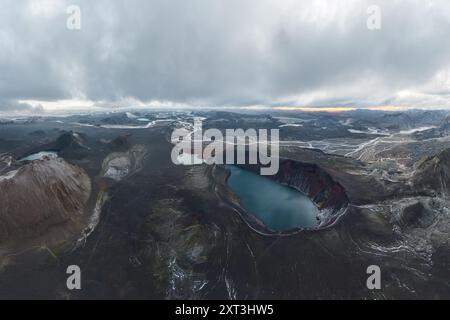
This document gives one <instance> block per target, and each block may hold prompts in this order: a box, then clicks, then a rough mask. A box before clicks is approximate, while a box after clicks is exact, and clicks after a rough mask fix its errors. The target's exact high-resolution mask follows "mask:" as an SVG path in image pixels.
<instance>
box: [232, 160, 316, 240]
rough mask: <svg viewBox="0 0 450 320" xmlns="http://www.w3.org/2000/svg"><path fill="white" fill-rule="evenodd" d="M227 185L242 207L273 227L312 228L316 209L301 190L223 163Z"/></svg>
mask: <svg viewBox="0 0 450 320" xmlns="http://www.w3.org/2000/svg"><path fill="white" fill-rule="evenodd" d="M227 169H228V170H230V172H231V174H230V177H229V178H228V185H229V186H230V188H231V189H232V190H233V192H234V193H235V194H236V195H237V196H238V197H239V199H240V202H241V205H242V207H243V208H244V209H245V210H246V211H248V212H249V213H250V214H252V215H254V216H255V217H256V218H258V220H260V221H261V222H263V223H264V225H265V226H266V227H268V228H269V229H271V230H273V231H288V230H292V229H298V228H300V229H314V228H316V227H317V226H318V224H319V221H318V219H317V215H318V213H319V209H318V208H317V207H316V205H315V204H314V203H313V202H312V201H311V200H310V199H309V198H308V197H307V196H305V195H304V194H303V193H301V192H299V191H297V190H295V189H293V188H290V187H287V186H284V185H281V184H279V183H277V182H275V181H273V180H271V179H269V178H267V177H263V176H260V175H258V174H255V173H253V172H250V171H247V170H244V169H241V168H239V167H237V166H227Z"/></svg>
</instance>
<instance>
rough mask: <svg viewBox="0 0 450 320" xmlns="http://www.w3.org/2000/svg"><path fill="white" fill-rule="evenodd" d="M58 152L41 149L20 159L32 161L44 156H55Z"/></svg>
mask: <svg viewBox="0 0 450 320" xmlns="http://www.w3.org/2000/svg"><path fill="white" fill-rule="evenodd" d="M57 156H58V153H57V152H55V151H41V152H38V153H33V154H30V155H28V156H26V157H24V158H22V159H20V161H34V160H40V159H42V158H44V157H57Z"/></svg>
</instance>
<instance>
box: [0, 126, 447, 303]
mask: <svg viewBox="0 0 450 320" xmlns="http://www.w3.org/2000/svg"><path fill="white" fill-rule="evenodd" d="M37 130H41V131H43V132H45V134H44V135H43V134H42V133H41V134H39V135H36V134H30V133H33V132H36V131H37ZM61 130H64V131H65V132H68V131H70V130H74V131H77V132H81V133H83V134H84V135H85V137H86V140H87V142H88V145H89V147H90V148H91V150H90V151H85V152H84V153H83V154H82V156H80V154H77V157H76V158H70V157H69V156H67V157H64V156H63V157H64V158H65V159H66V160H67V161H69V162H71V163H73V164H76V165H79V166H80V167H82V168H83V169H85V170H86V172H87V173H88V174H89V175H90V176H91V178H92V179H93V180H94V181H97V182H98V181H99V180H101V179H98V177H97V175H98V174H99V172H100V171H101V165H102V162H103V159H104V158H105V157H106V156H107V155H108V154H109V153H110V152H112V150H111V149H110V147H109V146H108V145H107V144H105V143H101V142H99V140H100V139H106V140H112V139H114V138H116V137H117V136H119V135H121V134H127V133H128V134H131V136H130V137H129V144H130V145H135V144H141V145H144V146H145V147H146V148H147V152H148V154H147V156H146V158H145V160H144V163H143V167H142V169H141V170H140V171H139V172H137V173H135V174H133V175H131V176H129V177H127V178H125V179H124V180H122V181H120V182H112V181H108V182H107V183H106V184H107V187H106V188H107V192H108V194H109V196H110V200H108V201H107V202H106V203H105V205H104V206H103V210H102V216H101V220H100V223H99V225H98V226H97V228H96V230H95V231H94V232H93V233H92V235H91V236H90V237H89V238H88V239H87V241H86V243H85V245H84V246H82V247H80V248H78V249H76V250H74V251H70V250H69V251H63V252H60V253H59V254H58V255H57V257H54V256H53V255H52V254H50V253H49V252H48V251H46V250H41V249H30V250H29V251H25V252H20V253H17V255H16V256H14V258H13V259H12V258H3V261H2V262H0V298H3V299H5V298H7V299H10V298H48V299H55V298H56V299H78V298H82V299H95V298H100V299H102V298H112V299H132V298H133V299H134V298H136V299H165V298H175V299H176V298H193V299H197V298H198V299H200V298H201V299H229V298H237V299H269V298H274V299H328V298H331V299H353V298H355V299H364V298H389V299H391V298H449V297H450V292H449V286H448V264H447V263H448V256H449V254H448V253H449V252H448V249H445V248H440V249H439V250H438V251H437V253H436V258H435V259H436V261H435V263H434V265H433V266H431V267H430V266H429V265H427V264H425V263H423V261H422V260H420V259H419V258H417V257H416V256H415V255H407V254H406V253H404V252H403V253H401V254H398V253H396V252H385V253H384V254H380V253H379V252H378V251H371V250H370V249H367V248H368V247H370V246H369V245H368V244H371V243H374V244H378V245H383V246H386V247H389V246H395V245H396V241H397V240H398V239H397V235H396V234H394V232H393V231H392V225H391V224H390V223H389V222H388V221H387V220H386V219H385V218H384V217H383V216H382V215H381V214H378V213H373V212H368V211H367V212H366V211H364V210H363V211H361V210H356V209H353V210H349V212H348V213H347V214H346V215H345V216H344V217H343V218H342V219H341V221H340V222H339V223H338V224H337V225H336V226H334V227H332V228H329V229H326V230H321V231H315V232H301V233H297V234H294V235H290V236H263V235H260V234H258V233H257V232H254V231H253V230H252V229H251V228H249V226H248V225H247V223H246V222H245V221H244V220H243V219H242V218H241V217H240V215H239V214H238V213H237V212H236V211H235V210H234V209H233V208H232V207H231V206H229V205H227V204H226V203H225V202H223V201H221V200H220V197H218V196H217V194H216V191H217V189H216V183H215V182H214V181H213V180H212V179H211V172H210V170H211V168H210V167H207V166H194V167H184V166H175V165H174V164H173V163H172V161H171V159H170V152H171V149H172V145H171V144H170V143H168V142H167V136H168V135H169V134H170V130H169V128H167V127H164V126H161V127H155V128H151V129H145V130H112V129H101V128H93V127H78V126H70V125H65V124H57V123H54V122H41V123H37V124H28V125H8V126H0V136H1V137H2V142H1V143H0V152H6V151H8V152H11V153H12V154H14V155H15V156H20V155H21V154H23V153H26V152H27V151H29V150H31V148H35V147H36V144H37V143H40V144H42V145H45V144H47V143H51V141H53V140H54V139H56V138H57V137H59V136H60V135H61V134H62V133H63V132H62V131H61ZM3 141H6V142H5V143H4V142H3ZM293 153H295V152H294V151H292V150H290V151H289V152H288V153H287V154H288V155H289V156H291V155H293ZM69 154H70V153H69ZM297 156H298V155H297ZM315 156H317V157H318V158H320V159H317V161H318V162H320V161H322V162H326V159H325V158H326V156H325V155H323V154H319V153H313V152H310V151H308V154H305V155H304V157H301V156H298V157H300V158H302V159H306V158H308V157H310V158H314V157H315ZM330 161H331V162H333V161H335V162H336V163H335V164H334V165H331V166H330V168H327V170H328V172H332V173H334V172H333V170H335V169H336V170H337V168H338V167H342V168H344V167H346V166H347V167H351V166H353V165H354V166H355V167H358V166H361V164H358V163H357V162H355V161H353V160H351V161H350V160H343V159H341V158H333V159H332V160H328V162H329V163H330ZM331 167H333V168H331ZM357 169H358V170H359V168H357ZM334 177H335V178H336V179H337V180H338V181H339V182H340V183H341V184H343V185H344V186H345V185H346V184H349V183H348V181H349V179H350V178H349V177H348V176H347V175H345V174H340V173H339V172H337V173H336V175H334ZM366 182H367V181H364V180H361V181H359V180H358V181H357V183H359V185H358V187H355V188H354V190H348V194H349V198H350V200H351V201H354V203H357V202H358V203H361V204H362V203H364V201H366V200H365V199H368V198H370V197H372V196H374V197H379V198H382V197H383V196H384V195H385V194H386V193H388V196H389V195H390V194H391V193H392V192H395V190H397V189H395V188H394V189H393V190H388V191H379V190H378V189H377V186H378V185H377V184H375V185H372V188H374V189H376V190H374V189H371V188H370V187H368V186H367V184H366ZM367 183H371V181H368V182H367ZM360 186H364V188H365V189H366V190H363V189H361V188H360ZM97 188H98V186H97ZM358 189H359V192H358ZM361 191H364V192H361ZM5 259H8V260H5ZM7 262H11V264H10V265H8V264H7ZM71 264H76V265H79V266H80V267H81V270H82V286H83V289H82V290H81V291H69V290H67V289H66V277H67V275H66V273H65V272H66V268H67V266H68V265H71ZM372 264H376V265H379V266H380V267H381V269H382V270H383V289H382V290H379V291H369V290H368V289H367V288H366V279H367V274H366V268H367V267H368V266H369V265H372ZM405 266H407V268H405ZM427 274H431V276H427Z"/></svg>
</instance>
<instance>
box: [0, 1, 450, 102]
mask: <svg viewBox="0 0 450 320" xmlns="http://www.w3.org/2000/svg"><path fill="white" fill-rule="evenodd" d="M0 3H1V8H2V10H0V97H1V98H2V99H8V100H10V101H11V100H58V99H86V100H93V101H99V102H100V101H102V102H105V101H107V102H108V101H109V102H114V101H119V100H122V99H125V98H131V99H136V100H139V101H153V100H158V101H169V102H172V103H180V104H189V105H193V106H195V105H205V106H222V105H233V106H245V105H257V104H261V105H269V106H277V105H289V104H292V105H362V106H364V105H374V104H384V103H394V104H395V103H397V104H408V103H414V104H416V105H418V106H422V105H424V106H429V104H430V102H431V103H432V104H433V103H444V102H443V101H441V100H442V99H439V98H440V96H437V98H436V95H427V94H426V92H430V91H433V92H437V91H439V90H441V91H448V89H449V88H450V86H449V84H450V81H449V78H448V77H447V74H449V75H450V73H448V71H450V69H449V68H450V58H449V57H450V43H449V42H448V41H447V39H450V4H449V3H448V1H446V0H442V1H425V0H410V1H406V0H405V1H392V0H390V1H356V0H355V1H352V0H342V1H334V0H329V1H325V0H316V1H310V0H308V1H306V0H305V1H297V0H295V1H294V0H284V1H268V0H243V1H242V0H239V1H238V0H227V1H210V0H191V1H181V0H151V1H144V0H141V1H139V0H126V1H125V0H115V1H106V0H96V1H87V0H86V1H76V0H73V1H68V2H65V1H60V0H36V1H13V0H0ZM69 4H77V5H79V6H80V8H81V13H82V20H81V21H82V28H81V30H79V31H70V30H68V29H67V28H66V19H67V17H68V15H67V14H66V12H65V11H66V8H67V6H68V5H69ZM372 4H377V5H379V6H380V8H381V14H382V28H381V30H379V31H371V30H368V29H367V27H366V20H367V17H368V14H367V8H368V7H369V6H370V5H372ZM107 104H108V103H107Z"/></svg>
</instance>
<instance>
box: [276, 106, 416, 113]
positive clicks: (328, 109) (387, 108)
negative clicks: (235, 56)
mask: <svg viewBox="0 0 450 320" xmlns="http://www.w3.org/2000/svg"><path fill="white" fill-rule="evenodd" d="M274 109H275V110H281V111H303V112H349V111H355V110H374V111H401V110H406V109H408V108H407V107H403V106H375V107H367V108H357V107H317V108H314V107H275V108H274Z"/></svg>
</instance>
